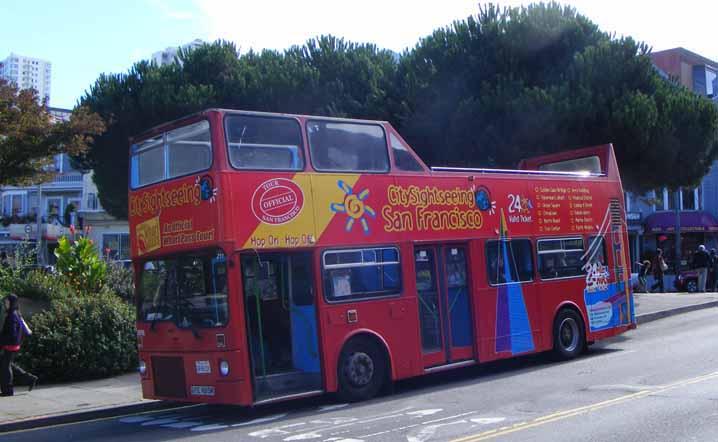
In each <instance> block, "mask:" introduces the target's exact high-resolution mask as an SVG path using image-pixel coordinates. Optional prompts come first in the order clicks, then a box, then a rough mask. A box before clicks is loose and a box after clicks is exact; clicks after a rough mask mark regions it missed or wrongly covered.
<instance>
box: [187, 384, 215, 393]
mask: <svg viewBox="0 0 718 442" xmlns="http://www.w3.org/2000/svg"><path fill="white" fill-rule="evenodd" d="M192 396H214V387H212V386H210V385H193V386H192Z"/></svg>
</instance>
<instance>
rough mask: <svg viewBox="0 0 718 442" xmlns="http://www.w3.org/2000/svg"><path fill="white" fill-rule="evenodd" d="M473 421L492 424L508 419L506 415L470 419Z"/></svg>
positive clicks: (480, 423)
mask: <svg viewBox="0 0 718 442" xmlns="http://www.w3.org/2000/svg"><path fill="white" fill-rule="evenodd" d="M469 420H470V421H471V422H473V423H475V424H479V425H491V424H498V423H499V422H503V421H505V420H506V418H505V417H477V418H474V419H469Z"/></svg>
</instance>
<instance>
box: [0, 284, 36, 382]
mask: <svg viewBox="0 0 718 442" xmlns="http://www.w3.org/2000/svg"><path fill="white" fill-rule="evenodd" d="M4 303H5V321H4V322H3V326H2V332H0V347H1V348H2V351H3V353H2V358H1V359H0V396H13V395H14V394H15V390H14V380H15V379H14V376H13V372H15V373H16V374H17V377H18V378H19V379H18V380H20V381H23V382H24V383H26V384H27V385H28V387H29V389H28V391H32V389H33V388H34V387H35V385H36V384H37V376H35V375H33V374H31V373H28V372H26V371H25V370H23V369H22V367H20V366H19V365H17V364H15V363H14V362H13V359H15V355H17V353H18V352H19V351H20V345H21V343H22V336H23V334H27V335H30V334H32V331H31V330H30V328H29V327H28V326H27V324H25V320H24V319H23V318H22V316H21V315H20V311H19V308H18V304H19V300H18V297H17V295H15V294H10V295H8V296H7V297H5V300H4Z"/></svg>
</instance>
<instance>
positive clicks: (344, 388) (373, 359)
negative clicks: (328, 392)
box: [337, 338, 388, 402]
mask: <svg viewBox="0 0 718 442" xmlns="http://www.w3.org/2000/svg"><path fill="white" fill-rule="evenodd" d="M387 365H388V364H387V360H386V356H385V354H384V351H382V349H381V348H380V347H379V345H378V344H377V343H375V342H373V340H371V339H366V338H354V339H351V340H350V341H349V342H347V343H346V344H345V345H344V348H343V349H342V352H341V354H340V355H339V363H338V367H337V376H338V378H339V391H338V392H337V394H338V396H339V398H340V399H341V400H343V401H347V402H358V401H364V400H367V399H371V398H373V397H374V396H376V395H377V393H379V390H381V388H382V386H384V384H385V383H386V380H387V375H388V370H387Z"/></svg>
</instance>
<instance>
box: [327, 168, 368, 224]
mask: <svg viewBox="0 0 718 442" xmlns="http://www.w3.org/2000/svg"><path fill="white" fill-rule="evenodd" d="M337 185H338V186H339V188H340V189H341V190H342V192H344V202H343V203H332V204H331V205H330V206H329V209H331V211H332V212H334V213H346V214H347V223H346V225H345V226H344V229H345V230H346V231H347V232H351V231H352V227H354V224H355V223H356V222H357V221H359V224H361V227H362V231H363V232H364V234H365V235H368V234H369V223H368V221H367V218H366V216H365V215H367V216H369V217H371V218H376V212H375V211H374V209H372V208H371V207H369V205H368V204H366V203H365V202H364V200H366V199H367V197H368V196H369V189H364V190H362V191H361V192H359V193H354V189H352V187H351V186H350V185H349V184H347V183H345V182H344V181H342V180H339V181H337Z"/></svg>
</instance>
